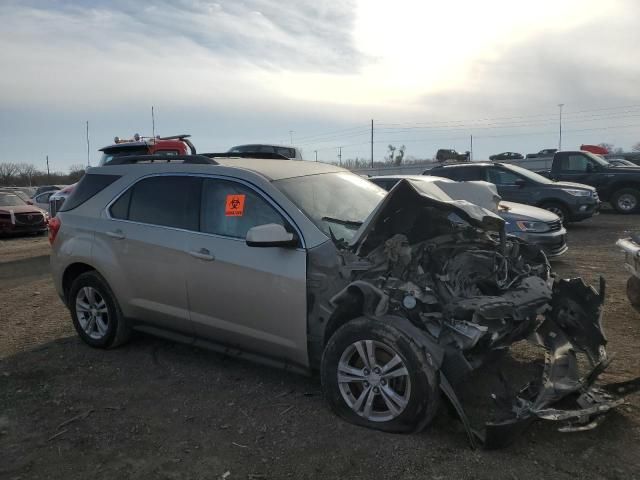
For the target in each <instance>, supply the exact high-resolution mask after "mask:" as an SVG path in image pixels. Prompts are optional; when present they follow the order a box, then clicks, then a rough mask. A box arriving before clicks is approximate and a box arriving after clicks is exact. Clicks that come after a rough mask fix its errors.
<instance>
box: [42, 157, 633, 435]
mask: <svg viewBox="0 0 640 480" xmlns="http://www.w3.org/2000/svg"><path fill="white" fill-rule="evenodd" d="M155 160H161V161H155ZM50 240H51V243H52V247H53V252H52V255H51V267H52V273H53V279H54V282H55V286H56V289H57V291H58V293H59V295H60V298H62V300H63V301H64V302H65V304H66V305H67V307H68V308H69V310H70V313H71V318H72V321H73V325H74V326H75V328H76V330H77V332H78V335H79V336H80V338H81V339H82V340H84V341H85V342H86V343H88V344H89V345H91V346H94V347H100V348H109V347H115V346H117V345H119V344H122V343H123V342H125V341H126V340H127V339H128V338H129V336H130V334H131V332H132V330H139V331H142V332H148V333H151V334H155V335H160V336H163V337H167V338H170V339H175V340H179V341H185V342H189V343H192V344H194V345H199V346H202V347H208V348H212V349H214V350H217V351H220V352H223V353H225V354H228V355H234V356H239V357H243V358H249V359H252V360H256V361H260V362H263V363H268V364H271V365H277V366H281V367H283V368H286V369H294V370H297V371H301V372H305V373H311V372H313V371H319V372H320V378H321V381H322V386H323V389H324V392H325V396H326V400H327V402H328V403H329V405H330V406H331V408H332V409H333V410H334V411H335V412H336V413H337V414H338V415H340V416H341V417H343V418H344V419H346V420H348V421H350V422H353V423H356V424H359V425H363V426H366V427H371V428H376V429H379V430H383V431H387V432H412V431H417V430H420V429H422V428H424V427H425V426H426V425H428V424H429V423H430V422H431V420H432V419H433V418H434V416H435V415H436V414H437V413H438V411H439V409H440V406H441V404H442V403H443V400H446V401H447V402H448V403H450V405H451V406H452V407H453V411H455V412H456V414H457V416H458V417H459V418H460V419H461V421H462V422H463V424H464V426H465V428H466V430H467V432H468V435H469V439H470V441H471V442H472V443H473V444H476V443H483V444H485V445H486V446H500V445H503V444H505V443H507V442H508V440H509V439H510V438H511V437H512V436H513V434H515V433H517V432H518V431H520V430H521V429H522V428H523V427H524V426H526V425H527V424H528V423H529V422H530V421H532V420H534V419H536V418H543V419H549V420H560V421H563V428H564V429H566V430H584V429H589V428H592V427H594V426H595V425H597V423H598V422H599V421H600V420H601V419H602V418H603V415H604V413H606V412H607V411H608V410H610V409H611V408H612V407H615V406H617V405H619V404H620V403H622V402H623V400H622V399H621V398H619V397H616V396H614V395H613V393H612V392H614V391H615V392H616V394H618V393H619V392H621V391H622V392H623V391H625V389H626V390H628V391H630V390H632V389H634V388H636V387H637V384H635V383H633V382H627V383H625V384H619V385H608V386H601V385H600V386H596V383H595V382H596V380H597V377H598V375H599V374H600V372H602V370H603V369H604V368H605V367H606V366H607V364H608V362H609V360H608V359H607V355H606V352H605V343H606V339H605V336H604V334H603V332H602V328H601V310H602V300H603V294H604V292H603V290H604V282H601V283H602V284H601V286H600V289H599V292H598V291H596V290H594V289H593V288H591V287H589V286H587V285H585V283H584V282H583V281H582V280H581V279H571V280H558V279H555V278H554V277H553V276H552V275H551V274H550V271H549V264H548V263H547V261H546V258H545V256H544V254H543V253H542V252H540V250H539V249H538V248H537V247H534V246H530V245H527V244H524V243H522V242H521V241H518V240H516V239H507V238H506V236H505V234H504V222H503V220H501V219H500V217H498V216H497V215H495V214H494V213H492V212H491V211H489V210H485V209H484V208H482V207H479V206H477V205H474V204H470V203H468V202H466V201H463V200H454V199H452V198H451V197H450V196H449V195H447V193H446V192H445V191H444V190H443V189H441V188H440V187H439V186H438V182H431V183H425V182H413V181H411V180H402V181H400V182H399V183H398V184H397V185H396V186H395V187H394V188H393V189H392V190H391V191H390V192H389V194H387V192H385V191H384V190H383V189H381V188H379V187H377V186H376V185H374V184H372V183H370V182H369V181H367V180H365V179H363V178H361V177H359V176H357V175H354V174H352V173H349V172H347V171H345V170H343V169H340V168H338V167H334V166H331V165H325V164H321V163H315V162H292V161H287V160H262V159H240V158H209V157H204V156H199V155H191V156H184V157H181V156H176V157H175V158H174V157H172V158H171V159H169V160H167V158H162V159H156V158H155V157H128V158H126V159H123V160H122V162H121V164H120V165H110V166H109V167H98V168H94V169H92V170H91V172H89V173H88V174H87V175H85V177H84V178H83V179H82V181H81V182H80V184H79V185H78V187H77V188H76V189H75V190H74V192H73V194H72V196H71V197H70V198H69V199H68V200H67V202H65V204H64V206H63V208H62V209H61V211H60V213H59V214H58V216H57V217H56V218H55V219H54V220H53V221H52V224H51V233H50ZM522 340H528V341H529V342H530V343H532V344H533V345H534V346H536V347H537V348H539V350H540V352H541V355H540V356H539V358H538V360H535V359H533V360H532V362H531V363H532V367H531V369H529V367H527V368H524V367H522V366H523V365H525V364H524V363H520V364H516V367H517V368H515V369H514V368H511V370H515V371H516V372H517V373H518V374H522V373H523V372H524V373H526V374H527V375H529V374H530V376H529V377H528V378H516V379H515V380H513V379H510V378H508V377H510V372H509V371H508V370H509V368H508V367H509V365H511V366H513V360H510V356H509V355H506V353H507V352H508V351H509V350H510V347H511V346H512V345H514V344H517V345H516V347H518V346H520V344H521V343H522V342H520V341H522ZM579 357H584V360H585V362H582V361H580V362H579V361H578V360H579ZM494 367H495V369H496V372H495V373H496V375H495V378H497V379H498V380H499V381H498V382H495V383H492V382H491V381H489V380H486V381H485V380H482V381H481V384H482V385H483V386H484V387H483V388H484V389H485V390H487V391H486V392H484V393H483V394H482V395H481V394H480V393H479V392H480V390H474V391H472V392H470V393H469V392H466V391H465V390H468V387H469V385H471V384H472V381H473V380H474V379H476V378H484V377H483V376H485V375H489V373H490V371H491V368H494ZM521 367H522V368H521ZM530 370H531V371H530ZM516 377H518V375H516ZM480 397H481V400H488V404H487V405H486V408H485V407H483V409H482V415H480V417H481V419H480V421H478V420H477V418H476V417H475V415H474V413H475V412H476V411H477V410H478V408H477V405H474V399H475V400H477V399H478V398H480ZM559 400H563V409H562V410H561V409H559V408H557V407H556V405H555V404H557V403H558V401H559ZM564 401H566V403H565V402H564Z"/></svg>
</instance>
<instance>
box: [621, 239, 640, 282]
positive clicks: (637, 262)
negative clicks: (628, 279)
mask: <svg viewBox="0 0 640 480" xmlns="http://www.w3.org/2000/svg"><path fill="white" fill-rule="evenodd" d="M616 246H618V247H620V248H621V249H622V251H623V252H624V255H625V258H624V268H625V269H626V270H627V271H628V272H629V273H630V274H631V275H633V276H635V277H640V245H638V244H637V243H636V242H634V241H633V240H632V239H631V238H621V239H620V240H618V241H617V242H616Z"/></svg>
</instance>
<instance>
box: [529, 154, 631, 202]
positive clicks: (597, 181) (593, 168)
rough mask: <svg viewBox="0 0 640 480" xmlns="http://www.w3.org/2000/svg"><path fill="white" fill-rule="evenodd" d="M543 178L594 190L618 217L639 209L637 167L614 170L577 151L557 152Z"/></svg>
mask: <svg viewBox="0 0 640 480" xmlns="http://www.w3.org/2000/svg"><path fill="white" fill-rule="evenodd" d="M523 166H524V165H523ZM539 173H542V172H539ZM542 174H543V175H545V176H546V177H548V178H550V179H551V180H560V181H565V182H575V183H582V184H585V185H591V186H592V187H595V189H596V190H597V191H598V196H599V197H600V200H602V201H605V202H609V203H610V204H611V206H612V207H613V208H615V209H616V211H618V212H619V213H633V212H636V211H638V208H639V207H640V167H616V166H613V165H610V164H609V162H607V161H606V160H605V159H603V158H602V157H600V156H599V155H594V154H593V153H591V152H585V151H580V150H578V151H573V152H557V153H556V154H555V155H554V156H553V162H552V163H551V169H550V170H549V171H548V172H544V173H542Z"/></svg>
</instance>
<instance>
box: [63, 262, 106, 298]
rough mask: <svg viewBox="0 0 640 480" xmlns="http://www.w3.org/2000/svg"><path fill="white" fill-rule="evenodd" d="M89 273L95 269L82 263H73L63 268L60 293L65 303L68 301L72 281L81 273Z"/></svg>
mask: <svg viewBox="0 0 640 480" xmlns="http://www.w3.org/2000/svg"><path fill="white" fill-rule="evenodd" d="M91 271H97V269H96V268H95V267H93V266H92V265H89V264H87V263H84V262H74V263H72V264H70V265H68V266H67V267H66V268H65V270H64V273H63V274H62V292H63V294H64V299H65V301H68V297H69V290H71V285H72V284H73V281H74V280H75V279H76V278H78V277H79V276H80V275H82V274H83V273H86V272H91ZM98 273H99V272H98Z"/></svg>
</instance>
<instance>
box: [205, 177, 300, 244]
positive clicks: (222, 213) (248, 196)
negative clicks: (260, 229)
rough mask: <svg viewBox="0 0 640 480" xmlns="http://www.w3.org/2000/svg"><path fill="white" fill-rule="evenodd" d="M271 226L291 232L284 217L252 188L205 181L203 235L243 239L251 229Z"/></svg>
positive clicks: (209, 180) (222, 181)
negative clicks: (277, 226) (271, 224)
mask: <svg viewBox="0 0 640 480" xmlns="http://www.w3.org/2000/svg"><path fill="white" fill-rule="evenodd" d="M268 223H276V224H278V225H282V226H283V227H285V228H287V229H288V224H287V222H286V221H285V220H284V218H283V217H282V215H280V213H278V211H277V210H276V209H275V208H274V207H273V206H271V205H270V204H269V203H268V202H267V201H266V200H265V199H264V198H263V197H261V196H260V195H259V194H258V193H256V192H255V191H254V190H252V189H251V188H249V187H247V186H245V185H242V184H240V183H236V182H232V181H228V180H218V179H205V180H204V184H203V186H202V207H201V214H200V230H201V231H202V232H205V233H213V234H216V235H222V236H225V237H232V238H242V239H244V238H245V237H246V236H247V232H248V231H249V229H251V228H253V227H257V226H259V225H266V224H268Z"/></svg>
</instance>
